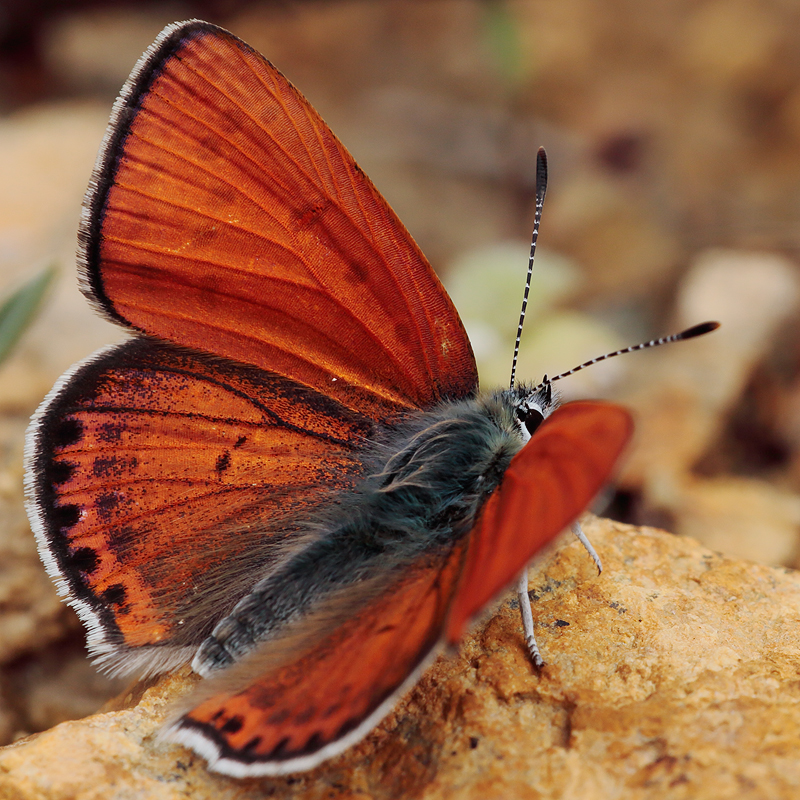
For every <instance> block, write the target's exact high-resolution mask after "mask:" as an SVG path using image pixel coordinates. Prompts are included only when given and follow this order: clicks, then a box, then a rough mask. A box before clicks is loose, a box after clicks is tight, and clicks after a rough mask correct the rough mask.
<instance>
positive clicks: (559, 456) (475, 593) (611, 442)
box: [446, 401, 633, 644]
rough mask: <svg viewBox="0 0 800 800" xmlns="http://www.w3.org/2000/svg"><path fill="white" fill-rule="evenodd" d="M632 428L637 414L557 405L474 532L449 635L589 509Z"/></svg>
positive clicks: (458, 632) (592, 405) (605, 406)
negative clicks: (558, 406)
mask: <svg viewBox="0 0 800 800" xmlns="http://www.w3.org/2000/svg"><path fill="white" fill-rule="evenodd" d="M632 433H633V421H632V420H631V416H630V414H629V413H628V412H627V411H626V410H625V409H624V408H621V407H620V406H615V405H611V404H610V403H600V402H588V401H582V402H574V403H567V404H566V405H564V406H562V407H561V408H558V409H556V410H555V411H554V412H553V413H552V414H551V415H550V416H549V417H548V418H547V420H545V422H543V423H542V425H541V427H540V428H539V429H538V430H537V431H536V433H534V435H533V437H532V438H531V440H530V441H529V442H528V443H527V444H526V445H525V447H523V448H522V450H521V451H520V452H519V453H517V455H516V456H514V458H513V459H512V461H511V464H510V465H509V467H508V469H507V470H506V472H505V475H504V476H503V481H502V483H501V484H500V487H499V488H498V489H497V491H495V492H494V494H493V495H492V496H491V497H490V498H489V499H488V500H487V501H486V504H485V505H484V507H483V509H482V510H481V512H480V516H479V517H478V522H477V524H476V525H475V527H474V528H473V530H472V533H471V534H470V541H469V551H468V552H467V556H466V562H465V564H464V573H463V575H462V577H461V581H460V583H459V588H458V593H457V594H456V597H455V599H454V601H453V607H452V609H451V611H450V615H449V618H448V621H447V633H446V637H447V641H448V642H450V643H453V644H455V643H456V642H458V641H459V639H461V636H462V635H463V632H464V629H465V627H466V626H467V624H468V623H469V621H470V620H471V619H472V618H473V617H474V616H475V615H476V614H478V613H479V612H480V611H481V610H482V609H483V608H484V607H485V606H486V604H487V603H488V602H489V601H490V600H492V599H493V598H495V597H496V596H497V595H498V594H500V593H501V592H502V591H503V590H504V589H506V588H507V587H508V586H509V585H510V584H511V583H513V581H514V580H515V579H516V578H517V577H518V576H519V574H520V572H521V571H522V570H523V569H524V568H525V566H526V565H527V564H528V562H529V561H530V560H531V559H532V558H533V556H534V555H536V553H537V552H538V551H539V550H541V548H542V547H544V545H545V544H547V542H549V541H550V540H551V539H553V538H555V537H556V536H557V535H558V534H559V533H560V532H561V531H563V530H564V528H566V527H567V525H569V524H570V523H571V522H573V521H574V520H575V519H577V517H578V516H579V515H580V514H581V513H582V512H583V511H584V510H585V509H586V507H587V506H588V505H589V503H590V502H591V501H592V499H593V498H594V496H595V495H596V494H597V493H598V492H599V491H600V489H601V488H602V487H603V485H604V484H605V483H606V482H607V481H608V479H609V477H610V476H611V472H612V470H613V469H614V465H615V464H616V461H617V459H618V458H619V456H620V454H621V452H622V450H623V448H624V447H625V445H626V444H627V442H628V440H629V439H630V437H631V435H632Z"/></svg>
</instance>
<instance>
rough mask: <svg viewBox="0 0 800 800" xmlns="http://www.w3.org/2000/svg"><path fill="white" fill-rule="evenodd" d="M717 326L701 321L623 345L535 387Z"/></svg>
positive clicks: (706, 331) (687, 337) (716, 324)
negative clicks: (689, 326) (635, 342)
mask: <svg viewBox="0 0 800 800" xmlns="http://www.w3.org/2000/svg"><path fill="white" fill-rule="evenodd" d="M717 328H719V322H701V323H700V324H699V325H695V326H693V327H691V328H687V329H686V330H685V331H681V332H680V333H673V334H672V336H662V337H661V338H660V339H652V340H651V341H649V342H642V344H635V345H633V346H631V347H625V348H623V349H622V350H615V351H614V352H613V353H606V354H605V355H604V356H599V357H598V358H593V359H592V360H591V361H586V362H584V363H583V364H581V365H580V366H579V367H573V368H572V369H570V370H567V372H562V373H561V374H560V375H556V376H555V378H547V377H546V376H545V378H544V380H543V381H542V382H541V383H540V384H539V386H537V387H536V388H537V389H538V388H540V387H542V386H544V385H545V384H547V383H553V381H560V380H561V379H562V378H566V377H568V376H569V375H574V374H575V373H576V372H580V371H581V370H582V369H586V367H591V366H592V364H597V363H598V362H599V361H605V360H606V359H608V358H614V357H615V356H621V355H624V354H625V353H635V352H636V351H637V350H646V349H647V348H648V347H658V346H659V345H662V344H669V343H670V342H682V341H683V340H684V339H694V338H695V336H702V335H703V334H705V333H710V332H711V331H715V330H716V329H717ZM534 391H535V390H534Z"/></svg>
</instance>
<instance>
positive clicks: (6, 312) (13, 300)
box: [0, 267, 56, 362]
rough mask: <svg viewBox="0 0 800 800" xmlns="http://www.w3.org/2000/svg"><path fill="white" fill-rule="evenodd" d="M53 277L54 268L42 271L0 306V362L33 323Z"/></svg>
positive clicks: (54, 273)
mask: <svg viewBox="0 0 800 800" xmlns="http://www.w3.org/2000/svg"><path fill="white" fill-rule="evenodd" d="M55 276H56V268H55V267H48V268H47V269H44V270H42V271H41V272H40V273H39V274H38V275H36V276H34V277H33V278H31V280H29V281H28V282H27V283H26V284H24V285H23V286H21V287H20V288H19V289H17V291H16V292H14V294H12V295H11V297H9V298H8V300H6V301H5V302H4V303H3V304H2V305H1V306H0V362H2V361H4V360H5V358H6V356H8V354H9V353H10V352H11V349H12V348H13V347H14V345H15V344H16V343H17V340H18V339H19V337H20V336H22V334H23V333H24V332H25V329H26V328H27V327H28V325H30V323H31V322H32V321H33V319H34V317H35V316H36V312H37V311H38V310H39V306H40V304H41V302H42V298H43V297H44V295H45V292H46V291H47V288H48V287H49V286H50V284H51V283H52V281H53V279H54V278H55Z"/></svg>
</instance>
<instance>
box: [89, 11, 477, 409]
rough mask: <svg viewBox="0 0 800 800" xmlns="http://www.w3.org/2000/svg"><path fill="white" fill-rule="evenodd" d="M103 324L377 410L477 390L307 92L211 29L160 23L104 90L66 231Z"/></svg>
mask: <svg viewBox="0 0 800 800" xmlns="http://www.w3.org/2000/svg"><path fill="white" fill-rule="evenodd" d="M80 241H81V248H80V253H79V255H80V258H81V260H82V262H83V282H84V288H85V291H86V292H87V294H88V295H89V296H90V298H91V299H92V300H93V301H94V302H95V303H96V304H99V305H100V306H101V308H102V309H103V310H104V311H105V312H106V313H107V314H108V315H110V316H111V317H112V318H114V319H115V320H117V321H118V322H122V323H123V324H125V325H128V326H131V327H133V328H136V329H138V330H140V331H143V332H145V333H149V334H154V335H156V336H158V337H160V338H164V339H168V340H170V341H172V342H174V343H177V344H181V345H187V346H190V347H194V348H197V349H200V350H207V351H211V352H213V353H215V354H217V355H222V356H226V357H228V358H232V359H235V360H237V361H240V362H243V363H246V364H251V365H254V366H256V367H259V368H261V369H265V370H269V371H272V372H276V373H278V374H280V375H283V376H285V377H288V378H290V379H292V380H295V381H298V382H300V383H303V384H305V385H307V386H310V387H312V388H315V389H317V390H318V391H320V392H322V393H323V394H326V395H329V396H331V397H334V398H336V399H337V400H339V401H340V402H342V403H343V404H344V405H345V406H347V407H348V408H351V409H356V410H358V411H359V412H360V413H367V414H370V415H371V416H373V418H379V419H383V418H385V417H387V416H391V415H392V414H394V413H396V412H397V411H399V410H400V411H402V410H407V409H409V408H424V407H429V406H431V405H433V404H434V403H435V402H436V401H438V400H440V399H442V398H447V397H462V396H465V395H468V394H470V393H472V392H473V391H474V390H475V387H476V386H477V372H476V367H475V362H474V358H473V356H472V351H471V348H470V344H469V340H468V339H467V336H466V333H465V332H464V329H463V326H462V325H461V321H460V320H459V317H458V314H457V312H456V310H455V308H454V307H453V305H452V303H451V301H450V299H449V298H448V297H447V294H446V292H444V290H443V289H442V286H441V284H440V283H439V281H438V279H437V278H436V276H435V274H434V272H433V270H432V269H431V267H430V265H429V264H428V262H427V261H426V259H425V257H424V256H423V254H422V253H421V251H420V250H419V248H418V247H417V245H416V244H415V243H414V241H413V239H412V238H411V237H410V235H409V234H408V232H407V231H406V229H405V228H404V227H403V225H402V223H401V222H400V221H399V220H398V219H397V217H396V216H395V214H394V212H393V211H392V210H391V209H390V208H389V206H388V204H387V203H386V201H385V200H384V199H383V197H381V195H380V194H379V193H378V191H377V190H376V189H375V187H374V186H373V185H372V183H371V182H370V180H369V179H368V178H367V177H366V176H365V175H364V173H363V172H362V171H361V170H360V169H359V167H358V165H357V164H356V163H355V161H354V160H353V158H352V157H351V156H350V154H349V153H348V152H347V150H346V149H345V148H344V146H343V145H342V144H341V143H340V142H339V141H338V140H337V139H336V137H335V136H334V135H333V134H332V133H331V131H330V129H329V128H328V127H327V125H326V124H325V123H324V122H323V120H322V119H321V118H320V116H319V115H318V114H317V113H316V111H315V110H314V109H313V108H312V107H311V105H310V104H309V103H308V101H307V100H306V99H305V98H304V97H303V96H302V95H301V94H300V93H299V92H298V91H297V90H296V89H295V88H294V87H293V86H292V85H291V84H290V83H289V82H288V81H287V80H286V79H285V78H284V77H283V75H281V73H279V72H278V71H277V70H276V69H275V68H274V67H273V66H272V65H271V64H270V63H269V62H267V61H266V60H265V59H264V58H263V57H262V56H261V55H260V54H258V53H256V52H255V51H254V50H252V49H251V48H250V47H249V46H247V45H246V44H244V43H243V42H242V41H241V40H239V39H237V38H236V37H235V36H233V35H232V34H230V33H228V32H227V31H223V30H222V29H220V28H217V27H215V26H213V25H209V24H208V23H203V22H197V21H190V22H185V23H179V24H175V25H171V26H169V27H168V28H166V29H165V30H164V31H163V32H162V34H161V35H160V36H159V37H158V39H157V40H156V42H155V43H154V44H153V45H152V47H151V48H150V49H149V50H148V51H147V53H145V55H144V56H143V58H142V60H141V61H140V62H139V64H138V65H137V67H136V68H135V69H134V71H133V73H132V75H131V77H130V79H129V80H128V82H127V84H126V85H125V87H124V89H123V92H122V94H121V96H120V98H119V100H118V101H117V104H116V106H115V111H114V113H113V114H112V119H111V122H110V125H109V129H108V133H107V134H106V139H105V142H104V145H103V150H102V152H101V156H100V159H99V161H98V166H97V168H96V170H95V174H94V177H93V181H92V188H91V190H90V192H89V194H88V195H87V200H86V203H85V208H84V217H83V221H82V224H81V231H80Z"/></svg>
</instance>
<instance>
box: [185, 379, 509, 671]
mask: <svg viewBox="0 0 800 800" xmlns="http://www.w3.org/2000/svg"><path fill="white" fill-rule="evenodd" d="M522 446H523V439H522V436H521V435H520V432H519V426H518V425H517V424H516V422H515V420H514V413H513V409H512V407H511V406H510V405H509V403H508V402H507V400H505V398H504V395H503V393H498V394H495V395H491V396H488V397H484V398H481V399H479V400H465V401H459V402H453V403H446V404H443V405H442V406H440V407H439V408H437V409H435V410H433V411H430V412H421V413H419V414H415V415H412V416H410V417H409V418H407V419H406V420H405V421H404V422H403V423H401V424H400V425H399V426H397V427H395V428H393V429H391V430H386V431H385V432H384V436H383V437H382V438H381V440H380V441H379V442H378V443H377V444H376V445H375V446H374V448H371V449H370V451H369V452H368V453H366V454H365V456H364V472H365V476H366V477H365V479H364V481H363V482H362V483H361V485H359V486H358V487H357V488H355V489H353V490H351V491H346V492H342V493H340V494H339V495H337V496H336V498H335V500H334V501H333V502H331V503H330V504H329V505H328V506H327V507H326V508H324V509H322V510H321V511H320V512H319V513H318V514H317V515H316V517H315V518H313V519H310V520H308V527H309V528H310V529H316V530H318V531H319V530H321V531H322V532H321V533H320V534H319V535H318V536H316V537H315V538H314V539H313V541H311V542H310V543H309V544H308V545H307V546H305V547H304V548H302V549H300V550H299V551H298V552H295V553H293V554H291V555H289V556H287V557H286V559H285V560H284V561H283V563H282V564H281V565H280V566H279V567H278V568H277V569H275V570H273V571H271V573H270V574H269V576H268V577H266V578H265V579H264V580H262V581H261V582H260V583H258V584H257V585H256V586H255V588H254V589H253V591H252V592H251V593H250V594H248V595H247V596H246V597H244V598H243V599H242V601H240V603H239V604H238V605H237V606H236V608H235V609H234V611H233V613H232V614H231V615H230V616H229V617H226V618H225V619H223V620H222V621H221V622H220V623H219V624H218V625H217V627H216V628H215V629H214V633H213V635H212V636H211V637H209V639H207V640H206V642H205V643H204V644H203V646H202V647H201V648H200V651H199V653H198V656H197V658H196V659H195V669H198V671H200V672H201V673H203V674H206V673H208V672H209V671H211V670H213V669H216V668H219V667H223V666H228V665H229V664H231V663H233V662H234V661H236V660H237V659H239V658H241V657H242V656H243V655H245V654H246V653H247V652H248V651H249V650H251V649H252V648H253V647H254V646H255V645H256V644H257V643H258V642H260V641H264V640H266V639H270V638H272V637H274V636H275V635H276V634H277V633H278V632H279V631H280V630H281V629H282V628H283V627H284V626H286V625H287V624H290V623H292V622H293V621H295V620H297V619H299V618H301V617H302V616H303V615H304V614H305V613H306V612H307V611H308V610H310V609H311V607H312V604H313V607H314V608H315V609H316V608H318V607H319V606H320V605H324V603H325V602H326V599H325V598H326V597H330V596H332V595H333V594H335V593H337V592H339V591H341V590H342V589H343V588H345V587H347V586H351V585H355V584H359V583H360V582H362V581H364V580H366V579H367V578H370V579H374V576H375V575H376V574H383V575H385V576H387V579H389V577H390V576H391V574H392V573H394V572H395V571H397V570H400V569H403V568H404V567H405V566H407V565H408V564H409V563H410V562H412V561H413V560H414V559H416V558H418V557H419V556H420V555H421V554H423V553H424V552H426V551H432V550H436V549H439V548H447V547H450V546H452V545H453V544H454V543H455V542H457V541H458V540H459V539H461V538H462V537H463V536H464V535H466V534H467V533H468V532H469V531H470V530H471V528H472V527H473V525H474V524H475V520H476V518H477V515H478V513H479V511H480V508H481V506H482V504H483V502H484V501H485V500H486V499H487V498H488V497H489V496H490V495H491V494H492V492H493V491H494V490H495V489H496V488H497V487H498V486H499V484H500V482H501V480H502V477H503V474H504V472H505V470H506V469H507V467H508V464H509V463H510V461H511V459H512V458H513V456H514V455H515V454H516V453H517V452H519V450H520V448H521V447H522ZM387 454H388V455H387Z"/></svg>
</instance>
